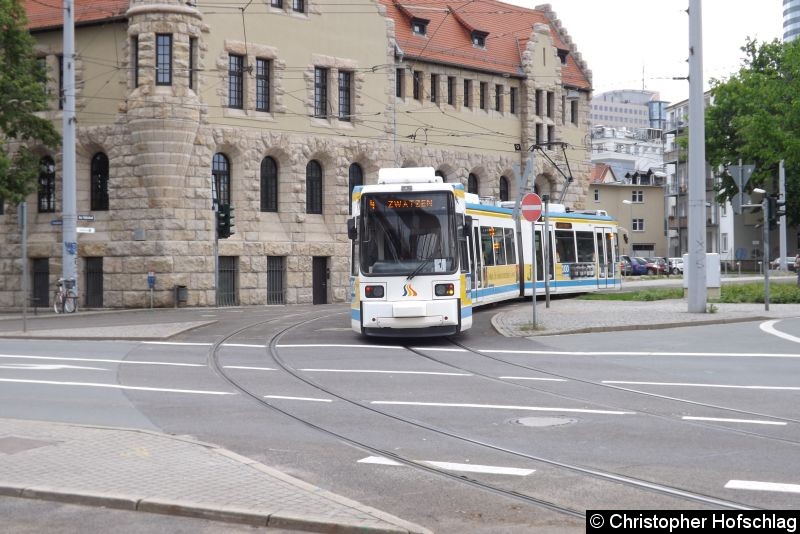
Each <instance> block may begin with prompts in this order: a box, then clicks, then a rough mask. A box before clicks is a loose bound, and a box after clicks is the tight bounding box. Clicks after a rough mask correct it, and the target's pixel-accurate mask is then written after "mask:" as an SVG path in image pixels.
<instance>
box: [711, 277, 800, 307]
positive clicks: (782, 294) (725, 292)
mask: <svg viewBox="0 0 800 534" xmlns="http://www.w3.org/2000/svg"><path fill="white" fill-rule="evenodd" d="M719 301H720V302H728V303H737V302H738V303H741V302H749V303H763V302H764V284H763V283H761V282H754V283H750V284H728V285H723V286H722V290H721V294H720V298H719ZM769 301H770V302H771V303H773V304H800V287H798V286H796V285H794V284H770V285H769Z"/></svg>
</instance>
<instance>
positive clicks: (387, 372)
mask: <svg viewBox="0 0 800 534" xmlns="http://www.w3.org/2000/svg"><path fill="white" fill-rule="evenodd" d="M298 370H299V371H304V372H307V373H377V374H387V375H395V374H397V375H435V376H475V375H471V374H469V373H437V372H433V371H382V370H378V369H298Z"/></svg>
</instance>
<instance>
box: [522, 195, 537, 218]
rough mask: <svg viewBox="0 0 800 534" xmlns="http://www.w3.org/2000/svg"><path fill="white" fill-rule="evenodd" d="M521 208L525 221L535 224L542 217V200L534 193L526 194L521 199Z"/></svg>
mask: <svg viewBox="0 0 800 534" xmlns="http://www.w3.org/2000/svg"><path fill="white" fill-rule="evenodd" d="M521 208H522V216H523V217H525V220H526V221H530V222H536V221H538V220H539V217H541V216H542V199H541V197H540V196H539V195H537V194H536V193H528V194H527V195H525V196H524V197H522V203H521Z"/></svg>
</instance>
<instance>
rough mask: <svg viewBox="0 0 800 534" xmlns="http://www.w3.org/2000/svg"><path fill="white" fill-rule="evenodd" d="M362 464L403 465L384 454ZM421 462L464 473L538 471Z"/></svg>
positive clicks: (363, 460)
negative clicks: (385, 456)
mask: <svg viewBox="0 0 800 534" xmlns="http://www.w3.org/2000/svg"><path fill="white" fill-rule="evenodd" d="M358 463H362V464H378V465H392V466H403V465H405V464H402V463H400V462H396V461H394V460H391V459H389V458H384V457H383V456H368V457H366V458H362V459H361V460H358ZM420 463H423V464H428V465H432V466H433V467H438V468H440V469H445V470H447V471H459V472H464V473H488V474H493V475H513V476H519V477H524V476H528V475H530V474H531V473H534V472H536V470H535V469H520V468H518V467H500V466H495V465H479V464H461V463H453V462H433V461H428V460H421V461H420Z"/></svg>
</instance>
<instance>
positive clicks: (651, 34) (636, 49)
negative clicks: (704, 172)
mask: <svg viewBox="0 0 800 534" xmlns="http://www.w3.org/2000/svg"><path fill="white" fill-rule="evenodd" d="M503 1H506V2H508V3H511V4H516V5H521V6H524V7H528V8H533V7H535V6H536V5H539V4H543V3H545V2H547V3H549V4H550V6H551V7H552V9H553V11H554V12H555V13H556V15H557V16H558V18H559V19H561V22H562V23H563V25H564V28H565V29H566V31H567V32H568V33H569V35H570V36H572V39H573V41H574V42H575V44H576V45H577V47H578V51H579V52H580V53H581V55H582V56H583V58H584V59H585V60H586V62H587V63H588V66H589V68H590V69H591V71H592V82H593V86H594V91H595V93H601V92H605V91H611V90H614V89H641V88H642V79H643V78H644V88H645V89H648V90H651V91H659V92H660V93H661V99H662V100H667V101H669V102H678V101H681V100H684V99H686V98H688V97H689V83H688V82H687V81H685V80H684V81H674V80H672V79H671V78H673V77H675V76H678V77H681V76H683V77H685V76H687V75H688V72H689V65H688V63H686V59H687V58H688V56H689V53H688V50H689V16H688V14H687V13H686V10H687V9H688V7H689V0H503ZM702 13H703V72H704V73H705V78H706V81H707V80H708V79H709V78H712V77H713V78H725V77H726V76H727V75H729V74H731V73H732V72H735V71H736V70H738V68H739V66H740V65H741V58H742V57H743V54H742V52H741V50H740V48H741V47H742V46H743V45H744V43H745V39H746V38H747V37H748V36H749V37H753V38H755V39H757V40H759V41H771V40H772V39H775V38H779V39H780V38H781V37H782V36H783V0H760V1H758V2H753V1H743V0H702ZM642 69H644V77H643V76H642ZM707 88H708V84H707V83H706V89H707Z"/></svg>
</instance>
